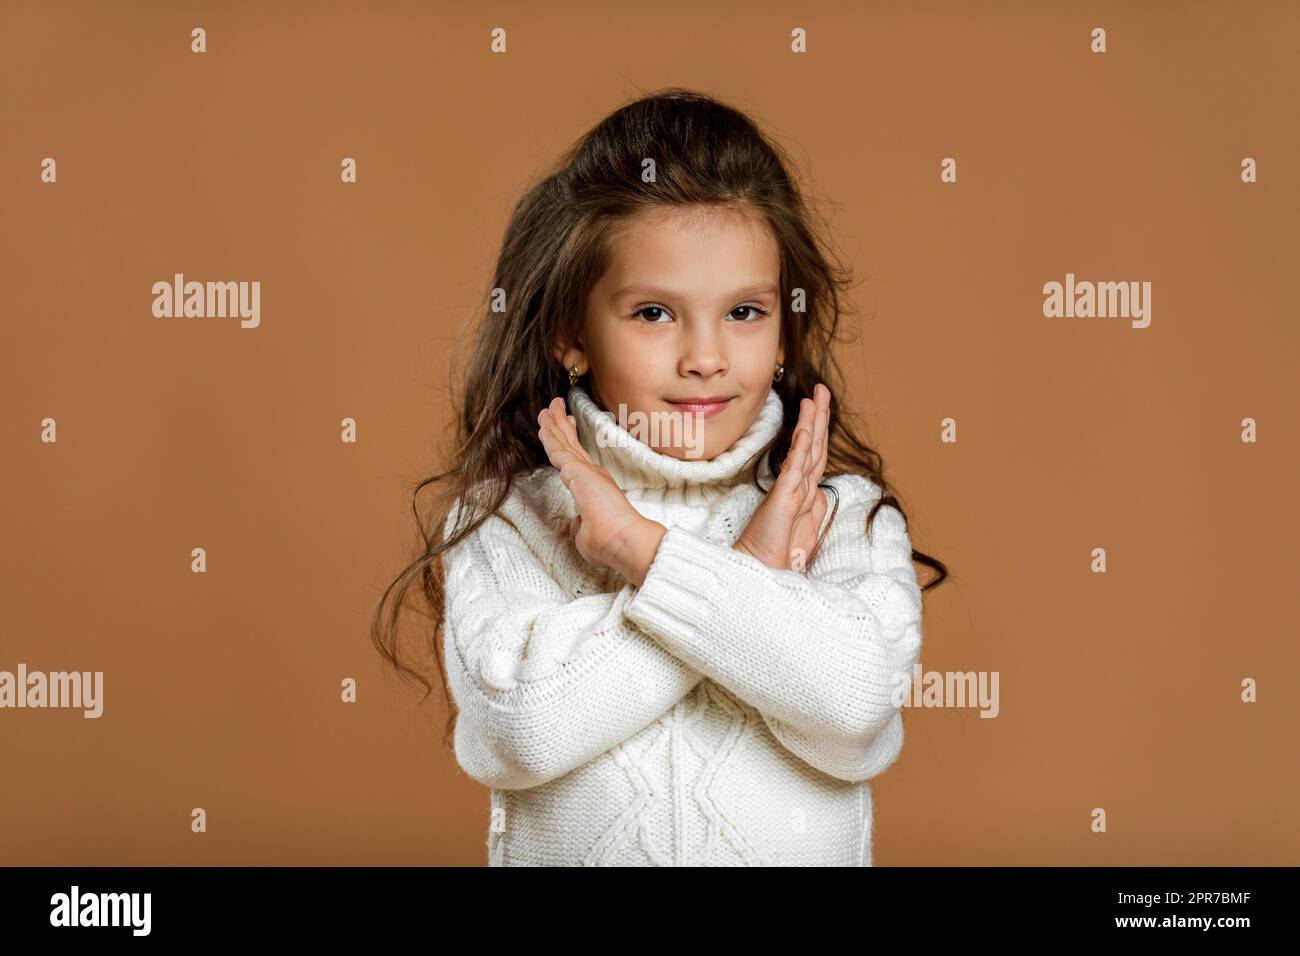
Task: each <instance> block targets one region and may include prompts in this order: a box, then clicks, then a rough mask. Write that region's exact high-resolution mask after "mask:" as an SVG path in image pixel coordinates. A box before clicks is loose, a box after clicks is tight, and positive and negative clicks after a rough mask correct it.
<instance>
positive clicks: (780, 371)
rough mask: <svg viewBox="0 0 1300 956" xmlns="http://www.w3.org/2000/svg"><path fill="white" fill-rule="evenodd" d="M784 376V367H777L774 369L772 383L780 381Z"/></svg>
mask: <svg viewBox="0 0 1300 956" xmlns="http://www.w3.org/2000/svg"><path fill="white" fill-rule="evenodd" d="M784 375H785V366H784V365H778V366H777V367H776V374H775V375H773V376H772V381H774V382H779V381H781V378H782V377H783V376H784Z"/></svg>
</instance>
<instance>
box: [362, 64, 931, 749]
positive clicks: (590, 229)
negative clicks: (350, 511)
mask: <svg viewBox="0 0 1300 956" xmlns="http://www.w3.org/2000/svg"><path fill="white" fill-rule="evenodd" d="M646 159H653V160H654V176H652V177H650V181H648V182H647V181H646V179H645V178H643V163H644V161H645V160H646ZM793 168H794V165H793V164H792V163H790V162H789V160H788V158H787V157H786V156H785V154H784V153H783V152H782V151H781V149H780V147H779V146H777V145H776V144H775V142H774V141H772V140H770V139H769V138H768V137H767V136H765V135H764V134H763V133H762V132H761V131H760V130H759V129H758V127H757V126H756V125H755V123H754V122H753V121H752V120H751V119H749V118H748V117H747V116H745V115H744V114H743V113H741V112H739V111H738V110H736V109H734V108H732V107H730V106H727V105H725V104H723V103H721V102H719V101H718V100H716V99H714V98H712V97H709V96H706V95H704V94H701V93H697V92H694V91H691V90H685V89H680V88H669V89H665V90H661V91H659V92H656V93H653V94H649V95H646V96H644V97H642V98H640V99H637V100H636V101H634V102H632V103H629V104H628V105H626V106H623V107H621V108H620V109H617V110H615V111H614V112H613V113H611V114H610V115H609V116H607V117H606V118H605V119H604V120H602V121H601V122H600V123H599V124H597V125H596V126H595V128H593V129H592V130H591V131H590V132H588V133H587V134H586V135H585V136H583V137H582V138H581V139H580V140H579V141H578V142H577V143H575V144H574V145H573V147H572V148H570V149H569V150H568V151H567V152H566V153H565V154H564V155H563V156H562V157H561V158H560V160H559V162H558V163H557V164H556V166H555V169H554V171H553V172H551V173H550V174H549V175H547V176H546V177H545V178H543V179H541V180H540V181H538V182H536V183H534V184H533V185H532V186H531V187H530V188H529V189H528V190H527V191H526V192H525V194H524V196H523V198H522V199H520V201H519V203H518V205H517V206H516V207H515V209H514V212H513V213H512V215H511V217H510V221H509V223H508V224H507V226H506V230H505V237H504V239H503V241H502V244H501V252H500V255H499V256H498V258H497V264H496V272H495V275H494V278H493V281H492V287H493V288H492V290H491V292H490V293H489V294H488V295H487V296H486V297H485V299H484V302H483V305H482V311H481V313H480V317H481V321H480V323H479V325H478V328H477V331H476V334H475V336H474V340H473V345H472V351H471V354H470V357H469V361H468V365H467V368H466V369H465V373H464V375H463V377H460V376H458V375H456V374H454V370H453V375H452V377H451V378H450V379H449V380H450V381H453V382H460V383H461V386H460V390H461V392H462V397H461V398H460V399H459V402H460V403H461V409H462V411H461V415H460V419H459V422H458V423H457V428H456V436H455V450H454V452H453V453H452V454H451V456H450V466H449V467H448V468H447V470H446V471H443V472H441V473H440V474H435V475H432V476H430V477H428V478H425V479H424V480H423V481H421V482H420V483H419V484H418V485H416V486H415V487H414V489H413V490H412V492H411V511H412V514H413V516H414V518H415V524H416V527H417V529H418V531H419V535H420V538H421V540H422V545H420V546H419V548H418V553H417V554H416V555H415V557H414V558H413V559H412V560H411V561H410V563H408V564H407V565H406V567H405V568H403V569H402V571H401V572H400V573H399V574H398V576H397V577H396V578H395V579H394V580H393V581H392V582H391V583H390V584H389V585H388V587H387V589H386V590H385V591H384V594H383V596H382V597H381V598H380V600H379V602H378V604H377V606H376V607H375V609H374V616H373V619H372V622H371V638H372V640H373V642H374V644H375V647H376V648H377V649H378V650H379V652H380V653H381V654H382V655H383V656H384V657H385V658H386V659H387V660H388V661H389V663H390V664H392V665H393V667H394V668H396V670H397V671H398V673H400V674H402V675H403V676H405V677H407V678H413V679H414V680H416V681H418V682H419V683H421V684H422V685H423V686H424V687H425V695H424V697H425V698H427V697H428V696H429V694H430V693H431V692H432V690H433V686H434V685H433V683H432V681H430V680H429V679H428V677H427V676H426V672H424V671H421V670H420V669H418V668H416V667H412V666H410V665H409V664H408V663H407V662H406V661H404V660H403V655H402V653H401V652H400V651H399V646H398V644H399V642H398V634H399V620H400V615H401V612H402V610H403V607H404V606H406V605H407V604H408V602H409V598H410V597H411V595H412V590H413V588H414V586H415V585H416V584H417V582H418V584H419V585H420V593H421V595H422V596H423V599H424V607H423V608H420V609H418V610H420V611H421V612H422V614H423V616H424V617H425V618H426V622H427V623H426V624H425V625H424V626H423V629H422V630H421V643H422V644H423V643H424V641H425V639H427V644H428V649H429V650H431V651H432V653H433V657H434V661H435V662H436V664H437V666H438V672H439V674H440V676H441V682H442V685H443V687H444V689H445V691H446V694H447V703H448V705H449V706H450V707H451V709H452V714H451V717H450V719H449V720H448V723H447V728H446V737H450V735H451V733H452V730H453V729H454V726H455V719H456V705H455V701H454V700H453V699H452V695H451V692H450V687H449V686H448V684H447V676H446V670H445V668H444V663H443V657H442V653H443V651H444V648H443V647H442V645H443V643H444V642H443V640H442V625H443V613H444V607H445V604H444V602H445V585H444V579H443V569H442V561H441V557H440V556H441V555H442V554H443V553H444V552H445V551H447V550H448V549H449V548H451V547H453V546H454V545H455V544H457V543H458V542H459V541H460V540H461V539H463V538H464V537H465V536H466V535H468V534H470V533H471V532H472V531H473V530H474V529H475V528H477V527H478V526H479V525H480V524H482V523H483V521H485V520H486V519H487V517H488V516H489V515H491V514H493V513H496V512H497V509H498V508H499V507H500V506H501V504H502V503H503V502H504V501H505V499H506V497H507V496H508V495H509V493H510V490H511V487H512V480H513V478H514V477H515V476H516V475H519V474H522V473H526V472H528V471H531V470H532V469H534V468H537V467H539V466H542V465H547V464H549V459H548V458H547V456H546V451H545V449H544V448H543V447H542V443H541V441H540V439H539V438H538V436H537V431H538V426H537V415H538V413H539V412H540V411H541V410H542V408H543V407H545V406H546V405H547V404H548V403H549V402H550V401H551V400H552V399H553V398H554V397H555V396H556V395H565V394H567V391H568V386H569V378H568V371H567V370H566V369H564V368H563V367H562V366H561V364H560V362H559V361H558V360H557V359H556V358H555V353H554V346H555V345H556V343H566V344H567V343H569V342H573V341H575V340H576V339H577V338H578V334H579V332H580V324H581V318H582V316H583V314H584V312H585V304H586V302H587V297H588V294H589V293H590V291H591V289H592V287H593V286H594V285H595V284H596V282H597V281H598V280H599V278H600V277H601V275H602V274H603V273H604V271H605V265H606V263H607V261H608V258H607V252H608V248H607V244H606V243H607V234H608V232H609V231H610V228H611V226H613V225H615V224H616V223H617V222H618V221H619V220H620V218H621V217H623V216H626V215H628V214H631V213H634V212H637V211H641V210H645V209H647V208H648V207H656V206H671V207H688V206H697V205H700V206H715V207H725V208H728V209H734V210H739V211H744V212H746V213H748V214H750V215H755V216H757V217H759V218H760V219H763V220H765V221H766V223H767V224H768V226H769V227H770V228H771V230H772V232H773V234H774V236H775V239H776V242H777V245H778V247H779V249H780V259H781V280H780V283H781V302H782V303H783V304H789V303H790V302H791V301H792V300H796V299H797V298H798V297H800V296H801V298H802V305H803V309H802V310H795V309H789V308H786V307H784V305H783V308H782V310H781V312H782V329H781V342H782V345H783V347H784V352H785V361H784V365H785V371H784V374H783V375H782V377H781V379H780V381H778V382H773V384H772V387H773V388H775V389H776V391H777V393H778V394H779V395H780V396H781V399H782V402H783V403H784V406H785V422H784V424H783V426H782V428H781V430H780V431H779V432H778V433H777V435H776V437H775V438H774V439H773V440H772V442H771V443H770V444H769V445H768V446H767V447H766V449H765V450H767V451H769V453H770V462H771V468H772V473H773V474H779V473H780V465H781V462H783V461H784V460H785V456H786V453H787V452H788V451H789V448H790V439H791V435H792V434H793V431H794V426H795V424H796V422H797V419H798V416H799V400H800V399H801V398H803V397H811V396H812V389H813V386H814V385H815V384H816V383H817V382H824V383H825V384H826V385H827V387H828V388H829V389H830V390H831V406H830V432H829V447H828V450H827V462H826V469H825V476H826V477H829V476H832V475H838V474H843V473H856V474H860V475H865V476H867V477H869V478H871V479H872V480H873V481H875V482H876V483H877V484H878V485H879V486H880V487H881V489H882V492H883V494H882V496H881V497H880V499H879V500H878V501H877V502H876V503H875V504H874V505H873V506H872V508H871V510H870V512H869V514H868V515H867V522H866V528H865V529H864V533H866V534H868V535H870V531H871V526H872V522H873V520H874V518H875V515H876V512H877V511H878V510H879V509H880V508H881V507H883V506H885V505H892V506H893V507H895V508H897V509H898V510H899V512H900V513H902V514H903V519H904V522H906V520H907V514H906V512H904V511H903V508H902V506H901V504H900V503H899V501H898V499H897V498H896V497H895V496H894V494H893V492H892V490H891V488H890V486H889V485H888V484H887V483H886V481H885V476H884V463H883V461H882V459H881V456H880V454H879V453H878V452H876V451H875V450H874V449H872V448H871V447H870V446H868V445H867V444H865V443H864V442H863V441H862V440H860V439H859V438H858V437H857V436H856V435H855V434H854V431H853V429H852V428H851V427H850V426H849V425H848V424H847V423H846V422H845V421H844V418H843V417H842V414H841V413H842V409H841V407H840V404H839V401H838V396H840V395H843V394H845V390H844V388H843V384H842V383H843V375H842V374H841V372H840V369H839V366H838V364H837V363H836V361H835V358H834V356H833V355H832V352H831V345H832V343H833V342H835V341H837V340H838V339H839V333H840V318H841V315H842V314H845V313H847V312H849V311H850V310H849V309H848V308H847V293H848V292H849V290H850V289H851V288H852V274H851V271H850V270H847V269H844V268H843V267H841V266H839V265H837V264H836V262H835V259H834V256H833V255H832V253H831V252H830V250H829V248H828V246H827V245H826V244H825V242H826V241H825V240H824V239H823V238H822V237H821V236H819V235H818V234H817V233H816V232H815V231H814V229H813V228H812V227H811V221H812V217H811V215H810V210H809V207H808V205H807V204H806V202H805V200H804V197H803V195H802V194H801V192H800V190H799V188H798V187H797V186H796V184H795V181H794V180H793V179H792V178H791V175H790V172H789V170H791V169H793ZM503 301H504V308H502V307H501V306H502V302H503ZM575 305H577V306H578V307H575ZM588 376H596V377H597V378H598V377H599V370H598V369H592V370H589V371H588V372H587V373H586V375H584V378H583V379H579V383H580V384H583V385H584V387H586V389H587V391H588V393H589V394H590V393H592V388H591V384H590V382H584V379H586V378H587V377H588ZM762 460H763V455H762V454H761V453H759V454H757V455H756V456H755V457H754V464H753V466H752V469H751V473H750V479H751V480H752V481H753V482H754V484H755V485H757V486H758V487H759V488H760V489H762V490H764V491H766V489H763V486H762V484H761V483H760V481H759V467H760V465H761V463H762ZM822 487H823V488H826V489H828V490H831V491H832V493H833V488H831V486H829V485H827V484H825V483H824V482H823V484H822ZM471 489H473V490H474V493H473V495H472V496H471V495H470V491H471ZM426 490H432V491H433V492H435V494H434V498H435V502H434V505H433V514H432V518H431V519H429V520H425V519H423V518H422V517H421V513H420V497H421V494H422V493H424V492H425V491H426ZM439 491H440V493H437V492H439ZM454 505H458V506H459V509H460V513H459V520H458V522H457V524H456V527H455V528H453V529H452V532H451V534H450V535H449V536H447V537H445V538H444V526H445V525H446V524H447V522H448V518H449V516H450V514H451V512H452V508H453V506H454ZM835 507H836V508H838V502H837V503H836V506H835ZM831 514H832V520H833V519H834V511H832V513H831ZM507 520H508V519H507ZM828 527H829V525H828ZM912 558H913V560H914V561H917V562H920V563H922V564H924V565H927V566H929V567H930V568H933V569H934V570H935V571H936V572H937V574H936V576H935V577H934V578H933V579H932V580H930V581H929V582H928V583H926V584H925V585H923V587H922V590H923V591H928V590H930V589H931V588H934V587H935V586H937V585H938V584H939V583H941V582H942V581H943V580H945V579H946V578H947V577H948V569H947V567H946V566H945V565H944V564H943V563H942V562H941V561H939V560H938V559H936V558H933V557H931V556H929V555H927V554H925V553H923V552H921V551H918V550H916V549H915V548H914V549H913V550H912ZM409 603H413V602H409ZM422 650H423V648H422ZM446 737H444V743H446Z"/></svg>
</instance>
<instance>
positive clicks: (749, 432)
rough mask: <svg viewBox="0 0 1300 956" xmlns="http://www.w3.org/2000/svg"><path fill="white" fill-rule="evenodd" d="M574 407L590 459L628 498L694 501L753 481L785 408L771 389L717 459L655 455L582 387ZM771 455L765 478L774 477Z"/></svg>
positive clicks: (575, 391) (574, 394)
mask: <svg viewBox="0 0 1300 956" xmlns="http://www.w3.org/2000/svg"><path fill="white" fill-rule="evenodd" d="M568 401H569V409H570V413H571V414H572V415H573V417H574V419H575V420H576V421H577V429H578V441H579V442H581V444H582V447H583V448H584V449H586V452H587V454H588V455H590V456H591V458H592V460H593V461H594V462H595V463H596V464H598V465H599V466H600V467H602V468H604V469H605V470H606V471H608V472H609V474H610V476H611V477H612V478H613V479H614V481H615V482H616V483H617V484H618V486H619V487H620V488H622V489H623V490H624V491H625V492H628V493H629V494H632V493H638V497H652V498H653V497H658V498H664V499H691V498H696V497H711V496H712V495H713V494H714V493H716V492H717V491H719V490H722V489H725V488H728V487H731V486H733V485H736V484H739V483H740V482H743V481H745V480H747V479H748V475H749V470H750V469H749V468H748V467H747V466H748V465H749V464H750V462H751V460H752V459H753V458H754V457H755V455H757V454H758V453H759V452H760V451H761V450H762V449H763V448H764V447H765V446H766V445H767V444H768V443H769V442H770V441H771V440H772V439H773V438H775V437H776V434H777V432H779V431H780V430H781V424H782V422H783V420H784V409H783V408H782V404H781V397H780V396H779V395H777V393H776V390H775V389H769V390H768V393H767V397H766V398H765V399H764V402H763V405H762V406H761V407H760V408H759V411H758V415H757V417H756V418H755V419H754V421H753V422H752V423H751V424H750V426H749V427H748V428H747V429H746V430H745V433H744V434H743V435H741V436H740V438H738V439H736V441H735V443H734V444H732V446H731V447H730V448H728V449H726V450H725V451H723V452H721V453H720V454H718V455H715V456H714V457H713V458H708V459H701V458H688V459H682V458H674V457H673V456H671V455H666V454H664V453H662V452H659V451H656V450H655V449H654V448H652V447H650V446H649V445H647V444H646V443H645V442H643V441H641V440H640V439H638V438H636V437H635V436H634V435H633V434H632V433H631V432H629V431H628V430H627V429H626V428H624V427H623V426H622V425H620V424H619V423H618V421H617V420H616V419H615V418H614V416H613V415H612V414H611V413H610V412H608V411H605V410H604V409H602V408H601V407H600V406H599V405H597V404H596V402H595V400H594V399H592V397H591V396H590V395H589V394H588V393H587V391H586V390H585V389H584V388H583V387H582V386H580V385H574V386H572V387H570V389H569V396H568ZM771 476H772V472H771V468H770V465H769V463H768V460H767V456H766V455H764V456H763V461H762V463H761V464H760V467H759V477H760V478H770V477H771Z"/></svg>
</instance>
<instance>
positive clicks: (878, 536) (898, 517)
mask: <svg viewBox="0 0 1300 956" xmlns="http://www.w3.org/2000/svg"><path fill="white" fill-rule="evenodd" d="M823 482H824V483H825V484H829V485H831V486H832V487H833V488H834V489H835V492H836V494H837V495H838V499H839V508H838V510H837V511H836V517H835V522H836V523H838V522H839V520H840V517H841V516H844V517H847V518H848V519H849V520H851V521H853V522H856V524H857V528H856V531H857V532H858V533H860V534H863V535H865V534H866V528H865V525H864V521H865V518H866V516H867V515H868V514H870V513H871V509H872V508H874V507H875V505H876V502H877V501H879V500H880V499H881V497H882V496H883V495H884V491H883V489H882V488H881V487H880V484H879V483H878V482H876V481H875V480H874V479H872V478H870V477H868V476H867V475H860V474H856V473H845V474H840V475H830V476H828V477H826V478H824V479H823ZM830 497H831V496H830V495H828V496H827V499H828V500H827V502H826V504H827V515H829V514H830V509H831V508H834V507H835V504H836V503H835V502H834V501H831V500H829V499H830ZM871 541H872V543H873V544H878V543H881V542H882V541H888V542H894V543H898V542H906V541H907V521H906V519H904V517H903V513H902V512H901V511H899V510H898V509H897V508H895V507H894V506H893V505H888V504H887V505H881V506H880V508H879V509H877V510H876V513H875V516H874V517H873V518H872V519H871Z"/></svg>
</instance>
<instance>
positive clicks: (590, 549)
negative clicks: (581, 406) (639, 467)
mask: <svg viewBox="0 0 1300 956" xmlns="http://www.w3.org/2000/svg"><path fill="white" fill-rule="evenodd" d="M537 422H538V424H539V425H540V426H541V427H540V428H539V429H538V436H539V437H540V438H541V440H542V445H543V447H545V449H546V456H547V457H548V458H549V459H550V460H551V464H552V465H554V466H555V467H556V468H558V469H559V471H560V480H561V481H563V482H564V486H565V487H566V488H568V489H569V493H570V494H571V495H573V504H574V506H575V507H576V508H577V511H578V514H577V516H576V517H575V518H574V519H573V520H572V521H571V522H570V524H569V531H570V533H571V534H572V535H573V542H574V545H575V546H576V547H577V549H578V553H579V554H581V555H582V556H583V558H585V559H586V560H587V561H588V562H590V563H591V564H594V565H598V566H601V567H607V568H613V569H614V570H615V571H618V572H619V573H621V574H623V575H624V576H625V577H628V579H629V580H637V579H638V578H643V577H644V575H645V572H644V568H643V567H641V568H640V569H639V574H638V573H637V571H636V570H634V567H636V566H640V565H645V564H648V563H649V562H648V559H647V556H646V555H644V554H642V552H643V551H645V550H646V548H647V547H648V546H649V545H648V541H650V540H653V542H654V544H655V545H656V546H657V544H658V539H657V538H653V537H649V536H648V532H649V531H652V530H654V529H651V528H649V525H652V524H653V525H656V527H658V528H660V530H662V526H660V525H658V523H657V522H651V521H650V520H649V519H648V518H646V517H644V516H643V515H642V514H641V513H640V512H638V511H637V510H636V509H635V508H634V507H632V503H631V502H630V501H628V500H627V495H625V494H624V493H623V489H622V488H620V487H619V486H618V483H617V482H615V481H614V479H613V477H612V476H611V475H610V473H609V472H607V471H606V470H605V469H604V468H601V467H600V466H599V465H597V464H596V463H595V462H593V461H592V460H591V456H590V455H588V454H587V450H586V449H585V448H583V447H582V444H581V443H580V442H579V441H578V430H577V423H576V422H575V421H574V418H573V416H572V415H565V413H564V399H563V398H561V397H559V396H556V397H555V398H553V399H552V400H551V404H550V405H548V406H546V408H544V409H542V410H541V412H540V413H539V414H538V416H537ZM653 555H654V551H653V549H651V550H650V551H649V557H653ZM638 583H639V581H638Z"/></svg>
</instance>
